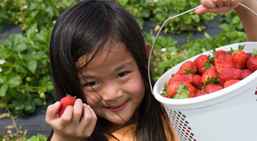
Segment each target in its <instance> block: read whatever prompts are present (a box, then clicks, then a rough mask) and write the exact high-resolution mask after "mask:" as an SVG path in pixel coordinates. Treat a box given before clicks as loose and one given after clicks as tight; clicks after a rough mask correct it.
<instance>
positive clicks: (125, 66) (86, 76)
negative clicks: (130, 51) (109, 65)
mask: <svg viewBox="0 0 257 141" xmlns="http://www.w3.org/2000/svg"><path fill="white" fill-rule="evenodd" d="M132 65H133V62H132V61H128V62H126V63H123V64H122V65H120V66H119V67H117V68H115V69H114V70H113V72H117V71H120V70H122V69H124V68H128V67H131V66H132ZM79 78H83V79H94V78H96V77H95V76H94V75H87V74H81V73H80V77H79Z"/></svg>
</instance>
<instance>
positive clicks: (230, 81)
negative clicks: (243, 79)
mask: <svg viewBox="0 0 257 141" xmlns="http://www.w3.org/2000/svg"><path fill="white" fill-rule="evenodd" d="M239 81H240V80H235V79H231V80H228V81H226V82H225V83H224V85H223V87H224V88H226V87H228V86H230V85H233V84H235V83H237V82H239Z"/></svg>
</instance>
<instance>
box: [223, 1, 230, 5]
mask: <svg viewBox="0 0 257 141" xmlns="http://www.w3.org/2000/svg"><path fill="white" fill-rule="evenodd" d="M222 3H223V4H224V6H231V2H230V0H222Z"/></svg>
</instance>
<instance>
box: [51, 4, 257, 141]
mask: <svg viewBox="0 0 257 141" xmlns="http://www.w3.org/2000/svg"><path fill="white" fill-rule="evenodd" d="M223 1H224V0H223ZM249 1H250V0H249ZM252 1H254V0H252ZM209 2H210V3H209ZM247 2H248V1H247ZM248 3H250V2H248ZM211 4H213V2H212V1H211V0H208V3H207V4H204V6H205V7H201V8H199V9H198V10H197V11H196V13H202V12H208V10H209V9H213V8H215V7H216V6H215V7H210V5H211ZM232 4H234V3H232V1H231V3H230V4H228V5H227V6H228V7H231V5H232ZM237 4H238V2H236V5H233V6H234V7H236V6H237ZM221 6H222V7H224V6H223V5H221ZM234 7H231V9H232V8H234ZM231 9H226V10H225V11H222V12H226V11H228V10H231ZM241 9H242V8H240V7H239V8H238V11H240V10H241ZM241 11H244V10H243V9H242V10H241ZM212 12H216V11H212ZM244 14H249V15H250V13H248V11H244ZM252 17H254V16H252ZM256 19H257V17H256ZM256 23H257V22H256ZM255 25H256V24H255ZM255 34H256V33H255ZM249 35H250V36H249V39H250V38H252V37H253V38H254V36H253V34H250V33H249ZM147 48H149V45H148V44H146V43H145V41H144V38H143V36H142V33H141V30H140V27H139V26H138V24H137V22H136V21H135V19H134V18H133V17H132V16H131V15H130V14H129V13H128V12H127V11H126V10H125V9H124V8H123V7H121V6H120V5H118V4H116V3H114V2H111V1H95V0H88V1H82V2H80V3H78V4H76V5H74V6H73V7H71V8H70V9H68V10H67V11H66V12H64V13H63V14H62V15H61V16H60V17H59V19H58V21H57V23H56V25H55V27H54V29H53V32H52V37H51V44H50V53H51V54H50V60H51V69H52V77H53V82H54V88H55V95H56V99H57V100H60V99H61V98H62V97H65V96H66V94H69V95H72V96H76V97H77V100H76V102H75V105H74V107H71V106H68V107H67V108H66V110H65V112H64V113H63V115H62V116H61V117H60V116H59V115H58V110H59V109H60V102H59V101H57V102H56V103H55V104H52V105H49V106H48V108H47V112H46V122H47V123H48V124H49V125H50V126H51V127H52V129H53V131H52V134H51V135H50V136H49V138H48V139H49V140H61V141H66V140H67V141H73V140H81V139H83V140H89V141H90V140H93V141H105V140H122V141H128V140H138V141H139V140H140V141H178V138H177V137H176V135H175V132H174V130H173V128H172V126H171V123H170V121H169V118H168V117H167V115H166V112H165V110H164V108H163V106H162V104H161V103H159V102H158V101H157V100H156V99H155V98H154V96H153V95H152V93H151V89H150V86H149V82H148V75H147V61H148V54H147V53H148V52H147V50H148V49H147ZM152 83H153V82H152Z"/></svg>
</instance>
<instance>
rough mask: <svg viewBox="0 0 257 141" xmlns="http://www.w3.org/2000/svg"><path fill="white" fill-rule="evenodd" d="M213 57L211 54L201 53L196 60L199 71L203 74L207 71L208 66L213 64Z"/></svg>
mask: <svg viewBox="0 0 257 141" xmlns="http://www.w3.org/2000/svg"><path fill="white" fill-rule="evenodd" d="M211 60H212V59H211V58H210V56H207V55H200V56H198V57H197V58H196V59H195V60H194V62H195V65H196V67H197V72H198V73H199V74H203V73H204V72H205V70H207V69H208V68H210V67H211V66H212V65H213V64H211V63H210V62H211Z"/></svg>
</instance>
